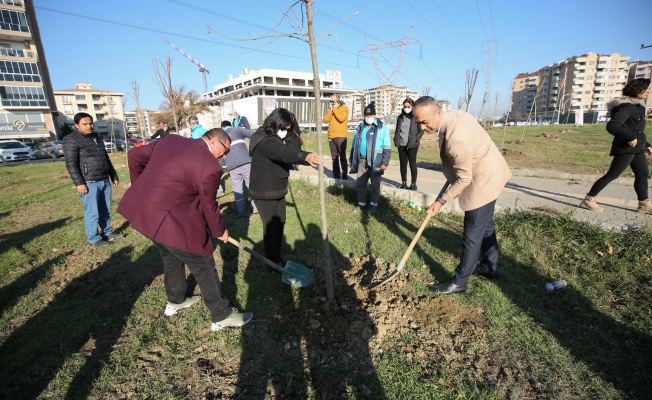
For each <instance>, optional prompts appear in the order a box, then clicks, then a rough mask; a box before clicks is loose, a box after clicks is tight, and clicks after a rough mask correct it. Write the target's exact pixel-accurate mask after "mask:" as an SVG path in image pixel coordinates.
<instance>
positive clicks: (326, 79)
mask: <svg viewBox="0 0 652 400" xmlns="http://www.w3.org/2000/svg"><path fill="white" fill-rule="evenodd" d="M319 81H320V84H321V110H320V112H319V115H318V116H317V117H318V119H319V120H320V121H321V120H322V118H323V116H324V115H326V111H327V110H328V107H329V106H330V104H329V98H330V96H331V95H332V94H334V93H337V94H339V95H340V97H341V98H342V99H343V100H344V101H350V95H351V94H352V93H354V92H355V90H352V89H346V88H345V87H344V84H343V82H342V79H341V74H340V72H339V71H327V73H326V75H323V74H320V75H319ZM313 86H314V80H313V74H312V73H310V72H299V71H286V70H275V69H261V70H258V71H253V70H248V69H247V68H244V69H243V71H242V74H240V75H238V76H237V77H235V78H234V77H233V76H232V75H229V79H228V80H227V81H226V82H224V83H221V84H219V85H217V86H215V87H214V88H213V90H212V91H210V92H208V93H204V94H202V95H201V96H200V101H203V102H208V103H209V105H210V107H209V108H210V112H208V113H204V114H203V115H201V116H200V122H201V124H202V126H204V127H206V128H214V127H219V126H220V123H221V121H223V120H229V119H230V118H229V116H228V112H229V111H230V110H231V109H236V110H237V111H238V113H239V114H240V115H244V116H245V117H247V119H248V120H249V123H250V124H251V126H252V127H256V126H259V125H261V124H262V123H263V121H264V119H265V117H266V116H267V115H269V114H270V113H271V112H272V111H273V110H274V109H275V108H278V107H282V108H286V109H288V110H290V111H291V112H292V113H294V115H296V117H297V120H298V121H299V125H300V126H302V127H304V128H314V127H315V122H314V121H315V116H314V102H313V101H314V92H313Z"/></svg>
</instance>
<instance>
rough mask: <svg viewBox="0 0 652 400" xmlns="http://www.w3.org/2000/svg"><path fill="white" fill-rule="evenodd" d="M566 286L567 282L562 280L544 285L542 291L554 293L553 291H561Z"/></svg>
mask: <svg viewBox="0 0 652 400" xmlns="http://www.w3.org/2000/svg"><path fill="white" fill-rule="evenodd" d="M566 286H568V282H566V281H565V280H563V279H562V280H561V281H557V282H550V283H546V285H545V286H544V287H543V289H544V290H545V291H546V292H554V291H555V290H559V289H563V288H565V287H566Z"/></svg>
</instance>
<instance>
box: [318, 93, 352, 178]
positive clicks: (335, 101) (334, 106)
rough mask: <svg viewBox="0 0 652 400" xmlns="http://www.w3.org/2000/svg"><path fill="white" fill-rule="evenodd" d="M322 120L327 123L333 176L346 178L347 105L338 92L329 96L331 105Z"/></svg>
mask: <svg viewBox="0 0 652 400" xmlns="http://www.w3.org/2000/svg"><path fill="white" fill-rule="evenodd" d="M324 122H325V123H327V124H328V144H329V146H330V148H331V158H332V159H333V178H335V179H340V178H341V179H343V180H347V179H348V177H347V175H346V171H348V165H347V162H346V139H347V135H346V129H347V124H348V122H349V107H347V106H346V104H344V102H343V101H341V100H340V95H339V94H333V95H332V96H331V106H330V108H329V109H328V112H327V113H326V115H325V116H324ZM340 167H341V168H342V169H341V170H340Z"/></svg>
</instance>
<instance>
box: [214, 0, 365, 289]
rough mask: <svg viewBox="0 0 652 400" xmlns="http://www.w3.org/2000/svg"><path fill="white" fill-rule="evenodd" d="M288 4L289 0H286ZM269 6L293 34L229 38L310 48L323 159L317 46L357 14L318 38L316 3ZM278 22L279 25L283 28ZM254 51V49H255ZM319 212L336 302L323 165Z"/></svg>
mask: <svg viewBox="0 0 652 400" xmlns="http://www.w3.org/2000/svg"><path fill="white" fill-rule="evenodd" d="M286 1H287V0H286ZM268 4H270V5H271V6H272V7H274V8H276V9H277V10H279V11H280V12H281V13H282V15H283V16H282V18H281V22H282V21H283V20H287V21H288V23H289V24H290V26H291V27H292V28H293V29H294V32H292V33H278V34H276V33H274V34H266V35H260V36H256V37H251V38H233V37H230V39H234V40H239V41H242V40H268V42H267V43H265V44H263V45H261V46H260V47H259V48H258V49H256V50H259V49H261V48H263V47H265V46H267V45H269V44H271V43H273V42H275V41H277V40H279V39H281V38H292V39H298V40H301V41H303V42H305V43H307V44H308V45H309V46H310V56H311V59H312V71H313V92H314V94H315V102H314V112H313V117H314V121H315V129H316V130H317V135H316V136H317V153H318V154H319V156H320V157H322V158H323V149H322V129H321V115H322V112H321V111H322V104H321V81H320V79H319V65H318V63H317V46H318V45H319V43H321V41H322V40H323V39H324V37H326V36H330V35H329V34H328V32H329V31H330V30H331V29H333V28H334V27H335V26H337V25H339V24H341V23H342V22H344V21H346V20H347V19H349V18H351V17H353V16H354V15H355V14H357V12H356V13H354V14H352V15H350V16H348V17H346V18H344V19H341V20H339V21H337V22H335V23H334V24H333V25H331V26H330V27H329V28H328V29H327V30H326V31H324V32H323V33H322V34H321V36H319V38H318V39H316V38H315V34H314V27H313V4H314V0H298V1H295V2H293V3H291V4H290V2H289V1H287V4H288V8H287V9H286V10H282V9H280V8H278V7H276V6H274V5H273V4H271V3H268ZM297 5H298V6H299V7H300V8H301V12H300V13H297V12H296V10H295V6H297ZM303 7H305V19H304V11H303ZM281 22H279V23H278V24H277V25H276V26H278V25H280V23H281ZM208 28H209V32H210V33H216V34H218V35H221V36H223V37H228V36H226V35H224V34H222V33H219V32H217V31H215V30H213V29H212V28H211V27H210V26H209V27H208ZM254 51H255V50H254ZM319 209H320V214H321V233H322V242H323V245H324V275H325V278H326V296H327V298H328V300H333V299H334V298H335V295H334V292H333V274H332V271H331V256H330V243H329V239H328V219H327V218H326V196H325V189H324V166H323V165H322V164H320V165H319Z"/></svg>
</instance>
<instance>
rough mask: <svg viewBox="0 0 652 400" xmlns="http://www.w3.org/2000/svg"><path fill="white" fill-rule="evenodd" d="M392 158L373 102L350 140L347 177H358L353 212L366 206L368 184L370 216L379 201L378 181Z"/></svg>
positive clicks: (386, 135)
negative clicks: (369, 187)
mask: <svg viewBox="0 0 652 400" xmlns="http://www.w3.org/2000/svg"><path fill="white" fill-rule="evenodd" d="M391 155H392V142H391V141H390V139H389V128H388V127H387V126H386V125H385V124H383V122H382V121H380V120H379V119H378V118H376V105H375V103H374V102H373V101H372V102H371V103H370V104H369V105H367V106H366V107H365V109H364V122H361V123H360V125H358V128H357V129H356V131H355V136H353V145H352V146H351V156H350V157H349V165H350V166H351V169H350V171H349V173H350V174H354V173H357V179H356V181H355V182H356V187H357V189H358V204H357V205H356V207H355V208H354V212H360V211H361V210H362V208H363V207H365V206H366V205H367V182H368V181H370V180H371V201H370V202H369V208H368V209H367V212H368V213H369V214H373V213H374V212H376V208H378V200H379V199H380V181H381V179H382V176H383V174H384V173H385V170H386V169H387V166H388V165H389V159H390V156H391Z"/></svg>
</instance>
